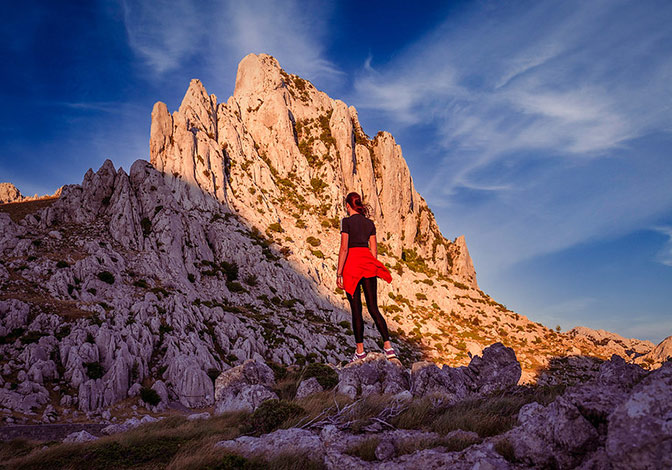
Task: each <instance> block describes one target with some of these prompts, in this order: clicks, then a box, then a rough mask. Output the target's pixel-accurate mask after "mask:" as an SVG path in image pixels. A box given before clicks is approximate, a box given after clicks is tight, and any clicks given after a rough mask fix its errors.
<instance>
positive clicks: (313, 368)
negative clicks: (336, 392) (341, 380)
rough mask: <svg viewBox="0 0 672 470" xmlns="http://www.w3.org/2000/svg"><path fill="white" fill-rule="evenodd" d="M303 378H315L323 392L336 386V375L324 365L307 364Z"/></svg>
mask: <svg viewBox="0 0 672 470" xmlns="http://www.w3.org/2000/svg"><path fill="white" fill-rule="evenodd" d="M303 376H304V377H305V378H307V379H309V378H311V377H315V378H316V379H317V381H318V383H319V384H320V385H321V386H322V388H323V389H325V390H330V389H332V388H334V387H335V386H336V385H337V384H338V374H337V373H336V371H335V370H334V369H332V368H331V367H329V366H328V365H326V364H308V365H307V366H306V370H305V371H304V373H303Z"/></svg>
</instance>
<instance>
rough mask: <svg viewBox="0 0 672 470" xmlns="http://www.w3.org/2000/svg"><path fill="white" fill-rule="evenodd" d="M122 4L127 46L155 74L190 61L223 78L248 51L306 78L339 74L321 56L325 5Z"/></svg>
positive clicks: (265, 1)
mask: <svg viewBox="0 0 672 470" xmlns="http://www.w3.org/2000/svg"><path fill="white" fill-rule="evenodd" d="M123 6H124V13H125V14H124V21H125V24H126V29H127V32H128V38H129V44H130V45H131V47H132V48H133V50H134V51H136V53H137V54H138V55H139V56H140V57H142V58H143V59H144V60H145V61H146V63H147V65H148V66H149V67H150V68H151V69H152V70H153V71H154V72H155V73H156V74H158V75H162V74H165V73H167V72H169V71H172V70H175V69H178V68H179V67H181V66H185V64H187V63H189V62H190V61H194V60H196V61H199V62H202V63H205V64H208V67H209V68H210V69H211V70H212V71H211V74H212V76H213V77H217V76H218V75H220V76H221V74H225V75H226V76H227V78H228V75H230V73H231V69H232V68H233V69H234V70H235V65H236V64H237V63H238V61H239V60H240V59H242V57H244V56H245V55H247V54H249V53H250V52H254V53H262V52H264V53H268V54H271V55H273V56H275V57H276V58H277V59H278V60H279V61H280V63H281V64H282V66H283V67H285V68H287V69H288V70H289V71H290V72H292V73H297V74H301V75H302V76H305V77H307V78H310V79H314V78H316V77H321V76H322V77H325V76H326V77H332V76H333V75H334V74H337V75H338V74H340V73H341V72H340V71H339V69H338V68H337V67H336V66H335V65H334V63H333V62H331V61H329V60H327V59H326V58H325V54H324V42H325V40H326V32H327V31H328V27H327V26H328V25H327V22H328V19H329V15H330V8H331V7H330V6H329V5H328V4H326V3H322V2H319V3H308V4H306V3H301V2H298V1H287V2H273V1H270V0H250V1H246V2H237V1H233V0H228V1H222V2H217V3H215V4H212V5H209V7H208V8H207V9H205V8H200V7H199V6H198V5H197V4H195V3H194V2H191V1H188V0H162V1H161V2H158V4H157V2H142V1H139V0H124V2H123Z"/></svg>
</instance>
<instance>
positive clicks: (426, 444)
mask: <svg viewBox="0 0 672 470" xmlns="http://www.w3.org/2000/svg"><path fill="white" fill-rule="evenodd" d="M380 441H381V438H380V437H379V436H375V435H374V436H371V437H369V438H367V439H363V440H361V441H360V442H359V443H358V444H356V445H354V446H352V447H351V448H350V449H348V450H347V452H346V453H347V454H349V455H353V456H355V457H359V458H360V459H362V460H366V461H368V462H372V461H374V460H376V448H377V447H378V444H380ZM480 441H481V440H480V439H479V438H471V437H466V436H452V437H448V436H440V437H438V438H417V439H413V440H406V441H400V442H397V443H396V455H397V456H400V455H405V454H412V453H413V452H417V451H419V450H423V449H434V448H436V447H443V448H444V450H445V451H446V452H459V451H461V450H464V449H466V448H467V447H469V446H471V445H473V444H477V443H479V442H480Z"/></svg>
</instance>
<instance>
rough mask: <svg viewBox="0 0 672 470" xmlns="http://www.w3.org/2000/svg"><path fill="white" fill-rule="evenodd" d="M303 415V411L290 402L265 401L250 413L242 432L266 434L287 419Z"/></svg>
mask: <svg viewBox="0 0 672 470" xmlns="http://www.w3.org/2000/svg"><path fill="white" fill-rule="evenodd" d="M303 414H305V410H304V409H303V408H301V407H300V406H299V405H296V404H294V403H292V402H289V401H286V400H266V401H265V402H263V403H262V404H261V405H259V408H257V409H256V410H255V411H254V413H252V416H250V419H249V420H248V423H247V425H246V426H245V427H244V432H245V433H247V434H254V435H260V434H267V433H269V432H272V431H274V430H275V429H277V428H278V427H280V425H281V424H282V423H283V422H284V421H286V420H287V419H289V418H294V417H297V416H300V415H303Z"/></svg>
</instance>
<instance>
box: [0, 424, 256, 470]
mask: <svg viewBox="0 0 672 470" xmlns="http://www.w3.org/2000/svg"><path fill="white" fill-rule="evenodd" d="M247 416H248V414H247V413H229V414H226V415H222V416H217V417H213V418H212V419H209V420H197V421H187V420H186V418H183V417H171V418H166V419H164V420H161V421H159V422H156V423H149V424H145V425H143V426H140V427H139V428H136V429H134V430H131V431H128V432H125V433H121V434H117V435H113V436H105V437H102V438H100V439H98V440H97V441H94V442H90V443H82V444H69V443H68V444H66V443H59V444H56V445H53V446H51V447H50V448H48V449H45V450H41V449H40V448H34V450H33V451H32V452H31V453H30V454H28V455H24V456H18V455H17V456H16V457H15V458H10V459H9V460H6V461H5V462H4V465H2V467H0V468H8V469H9V468H12V469H44V468H68V469H83V470H94V469H112V468H129V467H133V468H140V469H143V468H147V469H149V468H157V467H158V468H165V467H166V466H167V465H169V464H170V462H171V461H172V460H173V459H174V458H177V456H179V455H180V454H182V452H183V449H186V450H187V452H190V451H191V450H193V449H194V447H198V445H199V443H208V442H211V441H213V440H225V439H232V438H235V437H237V436H238V435H239V434H240V432H239V427H240V425H241V424H242V423H243V422H244V420H245V419H246V418H247Z"/></svg>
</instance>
